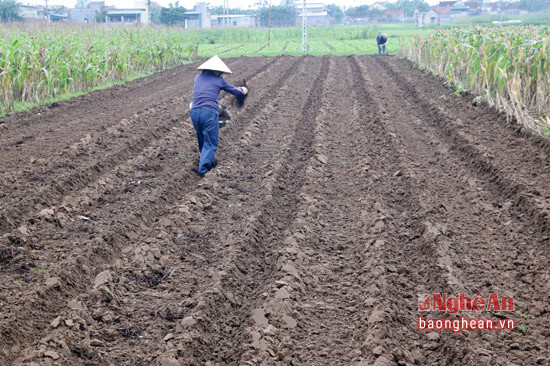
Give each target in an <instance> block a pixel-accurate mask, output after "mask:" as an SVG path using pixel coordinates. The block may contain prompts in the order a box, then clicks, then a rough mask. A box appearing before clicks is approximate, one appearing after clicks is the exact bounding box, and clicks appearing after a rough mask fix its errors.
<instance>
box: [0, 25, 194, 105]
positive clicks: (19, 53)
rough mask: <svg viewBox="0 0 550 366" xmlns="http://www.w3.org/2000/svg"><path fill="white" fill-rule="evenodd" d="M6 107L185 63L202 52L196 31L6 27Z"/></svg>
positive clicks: (0, 62)
mask: <svg viewBox="0 0 550 366" xmlns="http://www.w3.org/2000/svg"><path fill="white" fill-rule="evenodd" d="M0 29H1V34H0V93H1V100H0V102H1V109H2V112H4V113H6V112H10V111H11V110H12V108H13V106H14V103H16V102H23V103H27V102H29V103H39V102H40V101H41V100H45V99H50V98H56V97H57V96H58V95H61V94H64V93H76V92H80V91H86V90H88V89H90V88H93V87H96V86H98V85H104V84H106V83H109V82H114V81H120V80H124V79H126V78H128V77H129V76H132V75H135V74H139V73H144V72H154V71H158V70H163V69H166V68H168V67H173V66H176V65H180V64H182V63H184V62H186V61H187V60H190V59H193V58H194V57H195V56H196V53H197V49H198V44H197V43H196V41H195V40H194V39H193V38H192V37H191V35H189V34H187V33H185V32H181V31H176V30H170V29H155V28H124V27H122V28H120V27H112V28H111V27H109V28H107V27H92V26H76V25H74V26H67V25H63V26H47V27H46V26H44V25H37V26H35V27H34V28H32V27H29V26H28V25H27V26H20V25H10V26H2V27H0Z"/></svg>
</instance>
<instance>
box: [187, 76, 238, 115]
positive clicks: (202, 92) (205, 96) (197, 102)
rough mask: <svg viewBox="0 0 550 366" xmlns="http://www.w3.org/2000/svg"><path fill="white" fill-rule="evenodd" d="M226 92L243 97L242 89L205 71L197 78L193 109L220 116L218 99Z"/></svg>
mask: <svg viewBox="0 0 550 366" xmlns="http://www.w3.org/2000/svg"><path fill="white" fill-rule="evenodd" d="M221 90H225V91H226V92H229V93H231V94H233V95H242V94H243V92H242V91H241V90H240V89H237V88H235V87H234V86H233V85H231V84H229V83H228V82H227V80H225V79H224V78H222V77H221V76H217V75H216V74H215V73H214V72H212V71H210V70H206V71H204V72H203V73H202V74H199V75H197V77H195V85H194V86H193V106H192V109H197V108H202V109H207V110H209V111H212V112H214V113H216V114H218V98H219V97H220V91H221Z"/></svg>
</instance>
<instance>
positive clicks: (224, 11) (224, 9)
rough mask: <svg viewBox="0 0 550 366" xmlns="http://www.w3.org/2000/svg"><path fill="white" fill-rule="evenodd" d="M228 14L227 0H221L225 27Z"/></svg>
mask: <svg viewBox="0 0 550 366" xmlns="http://www.w3.org/2000/svg"><path fill="white" fill-rule="evenodd" d="M228 15H229V0H223V24H224V26H226V27H227V20H228V18H229V17H228Z"/></svg>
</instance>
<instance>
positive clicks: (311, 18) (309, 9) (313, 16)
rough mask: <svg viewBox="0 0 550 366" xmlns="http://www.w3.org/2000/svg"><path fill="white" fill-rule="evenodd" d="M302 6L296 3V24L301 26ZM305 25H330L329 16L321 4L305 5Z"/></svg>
mask: <svg viewBox="0 0 550 366" xmlns="http://www.w3.org/2000/svg"><path fill="white" fill-rule="evenodd" d="M303 10H304V8H303V6H302V4H301V3H300V2H297V3H296V23H297V24H302V13H303ZM306 16H307V21H306V22H307V23H306V24H307V25H310V26H311V25H312V26H323V25H329V24H330V16H329V15H328V11H327V8H326V7H325V5H324V4H323V3H306Z"/></svg>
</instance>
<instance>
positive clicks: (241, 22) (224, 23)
mask: <svg viewBox="0 0 550 366" xmlns="http://www.w3.org/2000/svg"><path fill="white" fill-rule="evenodd" d="M210 20H211V21H212V28H215V27H255V26H256V16H255V15H225V16H223V15H211V16H210Z"/></svg>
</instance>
